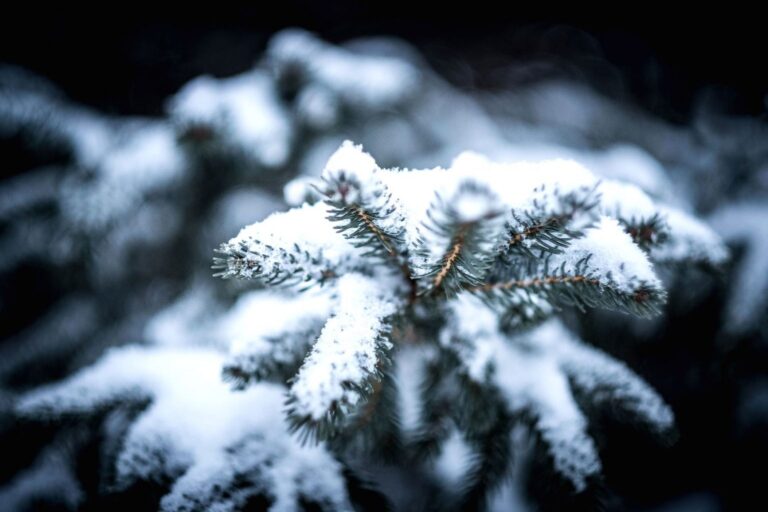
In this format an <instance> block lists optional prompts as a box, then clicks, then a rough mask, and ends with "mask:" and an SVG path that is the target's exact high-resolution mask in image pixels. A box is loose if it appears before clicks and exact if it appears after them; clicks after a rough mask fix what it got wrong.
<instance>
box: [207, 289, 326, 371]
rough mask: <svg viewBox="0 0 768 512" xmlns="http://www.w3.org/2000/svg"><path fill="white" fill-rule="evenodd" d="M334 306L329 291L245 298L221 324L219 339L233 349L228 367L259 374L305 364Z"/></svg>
mask: <svg viewBox="0 0 768 512" xmlns="http://www.w3.org/2000/svg"><path fill="white" fill-rule="evenodd" d="M332 304H333V302H332V297H331V294H330V292H329V290H327V289H319V290H318V289H315V290H308V291H306V292H305V293H302V294H301V295H298V296H296V295H295V294H294V295H287V294H285V293H280V292H274V291H267V290H265V291H256V292H250V293H248V294H245V295H243V296H242V297H241V298H240V299H239V300H238V301H237V303H236V304H235V305H234V306H233V307H232V309H231V310H230V311H229V312H228V313H227V314H226V315H224V316H223V317H222V318H221V320H220V321H219V324H218V329H217V333H218V335H219V336H220V337H221V338H223V339H226V340H227V341H228V343H229V345H230V356H229V358H228V360H227V367H235V368H238V369H239V370H240V371H243V372H245V373H247V374H255V373H256V372H257V371H259V370H262V371H263V370H268V369H270V367H271V366H274V365H276V364H277V365H281V364H282V365H290V364H292V363H294V362H296V363H297V362H298V361H301V359H302V358H303V356H304V354H305V352H306V350H307V349H308V348H309V346H310V345H311V343H312V339H311V338H310V336H312V332H313V331H317V332H319V331H320V327H322V325H323V323H325V321H326V320H327V319H328V317H329V316H330V315H331V306H332Z"/></svg>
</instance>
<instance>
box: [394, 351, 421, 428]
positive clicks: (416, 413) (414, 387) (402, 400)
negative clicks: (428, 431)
mask: <svg viewBox="0 0 768 512" xmlns="http://www.w3.org/2000/svg"><path fill="white" fill-rule="evenodd" d="M424 358H425V354H424V351H423V350H422V349H420V348H417V347H412V346H405V347H401V348H400V349H398V351H397V355H396V359H395V382H396V383H397V391H398V394H397V404H398V408H399V414H398V418H399V420H400V428H401V429H402V431H403V433H404V434H405V435H411V434H415V433H416V432H417V430H418V428H419V423H420V418H421V413H422V407H421V398H420V397H421V386H422V385H423V379H424Z"/></svg>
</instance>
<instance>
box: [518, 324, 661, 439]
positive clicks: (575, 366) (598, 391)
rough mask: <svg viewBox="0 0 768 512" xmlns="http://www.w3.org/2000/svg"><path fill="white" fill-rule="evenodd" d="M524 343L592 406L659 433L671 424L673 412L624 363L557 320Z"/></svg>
mask: <svg viewBox="0 0 768 512" xmlns="http://www.w3.org/2000/svg"><path fill="white" fill-rule="evenodd" d="M524 337H525V338H526V340H525V343H526V344H528V345H529V346H531V347H533V348H535V349H536V350H540V351H544V352H547V353H548V354H550V355H551V357H553V358H555V359H556V360H557V361H558V364H559V365H560V367H561V368H562V371H563V372H564V373H565V374H566V375H568V377H569V379H570V381H571V384H572V385H573V386H574V387H575V388H577V389H579V390H581V391H582V392H583V393H584V394H585V396H589V398H590V400H591V401H592V402H593V403H595V404H598V405H599V404H602V403H605V402H608V403H609V404H610V405H611V409H612V410H614V411H615V410H617V409H618V407H616V406H617V405H618V406H619V407H622V408H624V409H625V410H627V411H629V412H630V413H632V414H633V415H634V416H635V417H634V418H633V419H635V420H641V421H643V422H644V423H645V424H647V425H649V426H650V427H651V428H652V429H654V430H656V431H658V432H667V431H669V430H670V429H671V428H672V427H673V424H674V416H673V414H672V410H671V409H670V408H669V406H668V405H667V404H665V403H664V401H663V400H662V398H661V397H660V396H659V395H658V394H657V393H656V392H655V391H654V390H653V389H652V388H651V387H650V386H649V385H648V384H647V383H646V382H644V381H643V380H642V379H641V378H640V377H639V376H638V375H637V374H635V373H634V372H633V371H632V370H631V369H630V368H628V367H627V366H626V365H625V364H624V363H622V362H620V361H617V360H615V359H613V358H612V357H610V356H609V355H608V354H606V353H604V352H602V351H600V350H598V349H596V348H594V347H590V346H589V345H587V344H585V343H584V342H582V341H580V340H578V339H577V338H576V337H575V336H574V335H573V334H571V333H570V332H568V330H566V329H565V327H564V326H563V325H562V323H560V322H559V321H557V320H550V321H548V322H546V323H544V324H543V325H541V326H540V327H537V328H536V329H535V330H533V331H532V332H530V333H528V334H526V335H524Z"/></svg>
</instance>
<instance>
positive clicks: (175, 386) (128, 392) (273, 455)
mask: <svg viewBox="0 0 768 512" xmlns="http://www.w3.org/2000/svg"><path fill="white" fill-rule="evenodd" d="M222 363H223V359H222V357H221V355H220V354H219V353H218V352H216V351H212V350H209V349H193V348H185V349H176V348H142V347H126V348H122V349H116V350H112V351H110V352H109V353H108V354H107V355H106V356H105V357H104V358H102V359H101V361H99V362H98V363H97V364H96V365H94V366H92V367H90V368H87V369H85V370H82V371H81V372H79V373H78V374H76V375H74V376H73V377H71V378H69V379H67V380H65V381H64V382H62V383H60V384H55V385H53V386H48V387H45V388H41V389H38V390H36V391H34V392H32V393H30V394H28V395H26V396H25V397H24V398H23V399H22V400H21V402H20V404H19V412H20V413H22V414H24V415H27V416H38V417H40V416H42V417H50V418H54V417H60V416H63V415H72V414H94V413H96V412H98V411H99V410H101V409H104V408H108V407H112V406H116V405H118V404H120V403H124V402H125V401H126V400H128V401H132V402H139V403H141V402H143V401H145V400H149V401H150V402H151V403H150V405H149V406H148V407H147V409H146V410H145V411H144V412H142V413H141V414H140V416H139V418H138V419H137V420H136V421H135V422H134V423H133V424H132V425H131V427H130V429H129V431H128V434H127V436H126V438H125V440H124V442H123V445H122V448H121V452H120V455H119V457H118V459H117V463H116V471H117V477H116V478H117V485H118V486H120V487H125V486H128V485H130V484H131V482H133V481H134V480H135V479H145V478H152V477H156V478H178V479H177V480H176V481H175V482H174V483H173V485H172V487H171V491H170V493H169V494H167V495H166V496H165V497H164V498H163V500H162V504H161V505H162V507H161V508H162V509H163V510H166V511H180V510H183V509H185V508H184V507H187V508H189V507H190V506H192V507H193V508H205V509H211V510H219V511H222V512H224V511H227V512H228V511H234V510H238V509H240V508H241V507H242V506H243V505H244V503H245V499H246V498H248V497H250V496H252V495H253V494H255V493H257V492H263V493H265V494H266V495H267V496H269V497H270V498H272V499H274V503H273V505H272V509H271V510H293V509H294V508H295V507H297V506H298V503H297V501H298V498H299V496H304V497H306V498H308V499H320V500H326V501H328V502H331V503H332V504H333V505H334V506H335V507H338V509H341V510H347V509H349V504H348V502H347V496H346V490H345V488H344V481H343V479H342V477H341V475H340V471H341V467H340V465H339V464H338V462H336V461H335V460H334V459H333V458H332V457H331V456H330V455H329V454H328V452H327V451H326V450H325V448H324V447H323V446H322V445H318V446H312V447H302V446H301V445H300V444H299V443H298V442H297V441H296V440H294V439H293V438H292V437H291V436H290V435H289V434H288V433H287V426H286V425H285V423H284V421H283V418H282V414H281V408H282V407H281V406H282V402H283V388H282V387H281V386H277V385H268V384H260V385H258V386H253V387H251V388H249V389H248V390H246V391H243V392H232V391H230V390H229V389H228V387H227V386H226V385H225V384H224V383H223V382H222V381H221V379H220V372H221V366H222ZM241 450H242V451H241ZM321 468H322V471H320V469H321ZM238 475H246V476H247V478H248V479H249V480H251V482H250V483H251V484H252V486H248V487H247V488H246V491H245V492H246V493H247V495H243V492H244V491H243V490H242V489H240V487H239V484H238V483H237V480H236V477H237V476H238ZM318 479H319V480H318ZM310 480H311V481H310ZM215 484H218V486H217V485H215ZM227 489H233V490H234V489H236V490H237V492H232V493H231V495H230V497H229V498H227V497H226V496H224V495H222V494H221V493H222V492H223V491H225V490H227ZM321 489H322V491H323V493H324V494H320V495H316V494H314V493H315V492H318V491H320V490H321ZM209 507H212V508H209ZM330 508H331V509H335V508H334V507H330Z"/></svg>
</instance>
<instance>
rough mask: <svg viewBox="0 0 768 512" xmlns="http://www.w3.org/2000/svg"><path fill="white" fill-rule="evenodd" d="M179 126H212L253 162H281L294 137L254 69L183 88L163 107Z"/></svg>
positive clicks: (267, 80) (268, 81) (266, 81)
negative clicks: (166, 108) (166, 106)
mask: <svg viewBox="0 0 768 512" xmlns="http://www.w3.org/2000/svg"><path fill="white" fill-rule="evenodd" d="M168 111H169V113H170V115H171V117H172V119H173V120H174V122H176V123H177V124H178V125H180V126H181V127H197V126H203V127H211V128H213V130H214V131H215V132H216V134H217V136H220V137H222V138H223V141H224V142H225V143H228V144H230V145H232V146H233V147H235V148H237V149H239V150H241V151H242V152H243V153H244V154H245V155H250V156H251V157H252V158H254V159H255V160H256V161H257V162H259V163H261V164H263V165H266V166H269V167H276V166H280V165H282V164H283V163H285V160H286V159H287V158H288V154H289V152H290V149H291V139H292V136H293V133H292V128H291V125H290V122H289V116H288V115H287V112H286V111H285V110H284V108H283V107H282V105H281V103H280V101H279V99H278V97H277V93H276V91H275V87H274V84H273V80H272V78H271V77H270V76H269V74H268V73H266V72H264V71H261V70H253V71H250V72H248V73H243V74H241V75H237V76H234V77H231V78H224V79H215V78H213V77H210V76H201V77H198V78H196V79H194V80H193V81H191V82H189V83H188V84H187V85H185V86H184V87H183V88H182V89H181V91H179V92H178V93H177V94H176V96H175V97H173V98H172V99H171V101H170V102H169V104H168Z"/></svg>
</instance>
